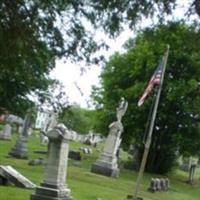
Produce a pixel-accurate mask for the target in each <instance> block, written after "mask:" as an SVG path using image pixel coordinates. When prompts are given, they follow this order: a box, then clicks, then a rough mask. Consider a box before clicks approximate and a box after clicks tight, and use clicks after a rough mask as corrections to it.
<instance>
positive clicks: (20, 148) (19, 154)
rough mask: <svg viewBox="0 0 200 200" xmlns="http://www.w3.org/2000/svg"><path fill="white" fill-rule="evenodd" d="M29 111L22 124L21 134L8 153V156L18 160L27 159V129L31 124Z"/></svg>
mask: <svg viewBox="0 0 200 200" xmlns="http://www.w3.org/2000/svg"><path fill="white" fill-rule="evenodd" d="M31 114H32V113H31V110H28V112H27V114H26V117H25V120H24V123H23V128H22V132H21V134H20V136H19V138H18V140H17V141H16V144H15V146H14V147H13V148H12V149H11V151H10V152H9V153H8V155H9V156H12V157H15V158H20V159H27V158H28V149H27V141H28V128H29V126H30V123H31Z"/></svg>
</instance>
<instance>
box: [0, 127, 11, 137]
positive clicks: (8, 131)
mask: <svg viewBox="0 0 200 200" xmlns="http://www.w3.org/2000/svg"><path fill="white" fill-rule="evenodd" d="M11 134H12V127H11V125H10V124H6V125H5V126H4V129H3V131H2V132H1V133H0V139H1V140H11Z"/></svg>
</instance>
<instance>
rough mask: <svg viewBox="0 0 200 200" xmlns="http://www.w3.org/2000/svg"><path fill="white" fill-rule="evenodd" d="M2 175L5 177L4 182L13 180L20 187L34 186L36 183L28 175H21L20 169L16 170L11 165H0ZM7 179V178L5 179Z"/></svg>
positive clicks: (0, 174)
mask: <svg viewBox="0 0 200 200" xmlns="http://www.w3.org/2000/svg"><path fill="white" fill-rule="evenodd" d="M0 176H1V177H3V179H2V180H3V182H5V181H6V182H11V183H13V184H14V185H16V186H18V187H24V188H34V187H35V184H33V183H32V182H31V181H30V180H28V179H27V178H26V177H24V176H23V175H21V174H20V173H19V172H18V171H16V170H15V169H14V168H12V167H11V166H3V165H0ZM5 179H6V180H5Z"/></svg>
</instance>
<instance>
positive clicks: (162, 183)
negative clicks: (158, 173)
mask: <svg viewBox="0 0 200 200" xmlns="http://www.w3.org/2000/svg"><path fill="white" fill-rule="evenodd" d="M160 186H161V190H163V191H165V190H167V187H166V182H165V179H164V178H161V179H160Z"/></svg>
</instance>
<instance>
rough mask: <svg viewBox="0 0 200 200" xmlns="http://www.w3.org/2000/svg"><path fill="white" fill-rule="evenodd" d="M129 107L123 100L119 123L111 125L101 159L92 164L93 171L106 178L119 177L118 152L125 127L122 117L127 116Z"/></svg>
mask: <svg viewBox="0 0 200 200" xmlns="http://www.w3.org/2000/svg"><path fill="white" fill-rule="evenodd" d="M127 107H128V103H127V101H125V100H124V98H122V99H121V102H120V105H119V107H118V108H117V121H115V122H113V123H111V124H110V125H109V129H110V131H109V134H108V137H107V139H106V142H105V146H104V149H103V152H102V154H101V155H100V158H99V159H98V160H97V161H96V162H94V163H93V164H92V167H91V171H92V172H94V173H97V174H102V175H105V176H112V177H117V176H118V175H119V168H118V164H117V161H118V160H117V150H118V148H119V146H120V142H121V139H120V137H121V133H122V132H123V125H122V123H121V119H122V116H123V115H124V114H125V112H126V110H127Z"/></svg>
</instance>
